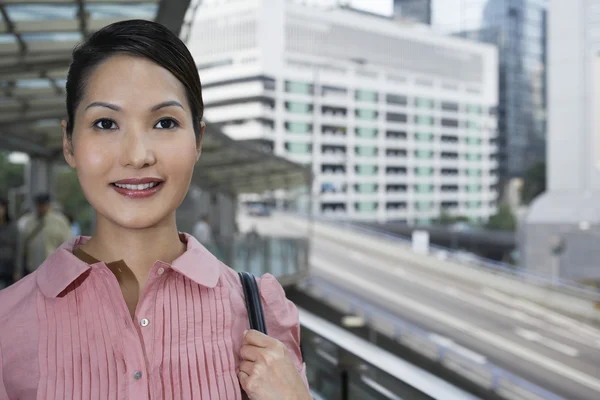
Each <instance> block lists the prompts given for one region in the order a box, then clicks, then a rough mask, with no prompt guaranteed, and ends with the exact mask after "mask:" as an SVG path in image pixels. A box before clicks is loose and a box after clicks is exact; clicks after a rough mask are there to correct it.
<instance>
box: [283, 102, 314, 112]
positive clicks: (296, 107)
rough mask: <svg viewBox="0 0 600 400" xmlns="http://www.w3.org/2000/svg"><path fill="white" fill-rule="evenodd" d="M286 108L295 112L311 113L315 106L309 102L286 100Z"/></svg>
mask: <svg viewBox="0 0 600 400" xmlns="http://www.w3.org/2000/svg"><path fill="white" fill-rule="evenodd" d="M285 109H286V110H288V111H289V112H291V113H295V114H310V113H312V110H313V106H312V104H309V103H300V102H296V101H286V102H285Z"/></svg>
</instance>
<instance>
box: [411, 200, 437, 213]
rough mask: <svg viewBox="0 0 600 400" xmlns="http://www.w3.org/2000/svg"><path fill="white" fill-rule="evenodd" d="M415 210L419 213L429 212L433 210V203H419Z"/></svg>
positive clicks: (416, 204)
mask: <svg viewBox="0 0 600 400" xmlns="http://www.w3.org/2000/svg"><path fill="white" fill-rule="evenodd" d="M415 208H416V209H417V210H419V211H429V210H431V209H432V208H433V201H417V202H416V203H415Z"/></svg>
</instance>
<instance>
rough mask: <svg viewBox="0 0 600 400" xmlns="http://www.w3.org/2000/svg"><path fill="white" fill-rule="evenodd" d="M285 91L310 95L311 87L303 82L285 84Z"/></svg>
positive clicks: (287, 82)
mask: <svg viewBox="0 0 600 400" xmlns="http://www.w3.org/2000/svg"><path fill="white" fill-rule="evenodd" d="M285 91H286V92H288V93H297V94H312V85H310V84H308V83H303V82H292V81H286V82H285Z"/></svg>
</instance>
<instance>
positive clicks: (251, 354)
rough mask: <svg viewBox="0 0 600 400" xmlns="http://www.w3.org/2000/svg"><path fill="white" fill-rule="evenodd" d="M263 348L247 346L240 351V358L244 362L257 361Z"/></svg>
mask: <svg viewBox="0 0 600 400" xmlns="http://www.w3.org/2000/svg"><path fill="white" fill-rule="evenodd" d="M260 352H261V347H256V346H254V345H251V344H245V345H243V346H242V348H241V349H240V356H242V358H243V359H244V360H248V361H257V360H258V359H259V357H260Z"/></svg>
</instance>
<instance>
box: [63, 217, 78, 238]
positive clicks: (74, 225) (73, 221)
mask: <svg viewBox="0 0 600 400" xmlns="http://www.w3.org/2000/svg"><path fill="white" fill-rule="evenodd" d="M64 214H65V217H67V220H68V221H69V225H70V226H71V236H73V237H77V236H79V235H81V227H80V226H79V222H77V220H76V219H75V218H74V217H73V214H71V213H64Z"/></svg>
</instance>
